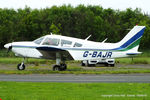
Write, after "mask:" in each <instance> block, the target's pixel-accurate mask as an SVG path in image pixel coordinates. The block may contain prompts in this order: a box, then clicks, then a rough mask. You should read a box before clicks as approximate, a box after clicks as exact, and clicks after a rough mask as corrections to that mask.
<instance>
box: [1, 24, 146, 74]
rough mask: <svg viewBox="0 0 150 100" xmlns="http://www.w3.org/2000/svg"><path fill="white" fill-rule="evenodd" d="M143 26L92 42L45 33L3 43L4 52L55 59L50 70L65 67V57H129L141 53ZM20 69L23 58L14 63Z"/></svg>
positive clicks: (75, 58) (84, 58) (26, 56)
mask: <svg viewBox="0 0 150 100" xmlns="http://www.w3.org/2000/svg"><path fill="white" fill-rule="evenodd" d="M144 29H145V26H134V27H133V29H131V30H130V32H129V33H128V34H127V35H126V36H125V37H124V38H123V39H122V40H121V41H120V42H117V43H105V41H106V39H105V40H104V41H103V42H93V41H89V40H88V38H89V37H90V36H89V37H87V38H86V39H78V38H73V37H67V36H61V35H53V34H51V35H46V36H43V37H41V38H38V39H36V40H34V41H31V42H12V43H8V44H5V45H4V47H5V48H7V49H8V52H9V51H10V50H12V52H14V53H15V55H16V56H21V57H24V58H28V57H32V58H44V59H56V65H54V66H53V70H59V71H62V70H66V69H67V65H66V64H65V60H66V59H70V60H71V59H74V60H81V61H83V60H84V61H85V60H97V59H114V58H120V57H129V56H132V55H137V54H141V52H138V48H139V43H140V40H141V37H142V35H143V33H144ZM17 68H18V70H24V69H25V64H24V61H23V62H22V63H20V64H18V66H17Z"/></svg>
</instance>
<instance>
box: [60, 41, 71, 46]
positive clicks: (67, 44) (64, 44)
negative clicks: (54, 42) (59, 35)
mask: <svg viewBox="0 0 150 100" xmlns="http://www.w3.org/2000/svg"><path fill="white" fill-rule="evenodd" d="M71 44H72V41H68V40H61V46H65V47H68V46H71Z"/></svg>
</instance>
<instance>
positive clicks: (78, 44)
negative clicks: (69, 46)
mask: <svg viewBox="0 0 150 100" xmlns="http://www.w3.org/2000/svg"><path fill="white" fill-rule="evenodd" d="M73 47H82V44H80V43H77V42H76V43H75V44H74V46H73Z"/></svg>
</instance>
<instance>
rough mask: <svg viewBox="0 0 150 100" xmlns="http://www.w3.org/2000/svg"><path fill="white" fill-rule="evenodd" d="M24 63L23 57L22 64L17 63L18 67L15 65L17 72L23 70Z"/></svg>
mask: <svg viewBox="0 0 150 100" xmlns="http://www.w3.org/2000/svg"><path fill="white" fill-rule="evenodd" d="M24 61H25V57H24V59H23V62H22V63H19V64H18V65H17V69H18V70H25V67H26V66H25V64H24Z"/></svg>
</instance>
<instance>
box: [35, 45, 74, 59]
mask: <svg viewBox="0 0 150 100" xmlns="http://www.w3.org/2000/svg"><path fill="white" fill-rule="evenodd" d="M36 49H37V50H38V51H39V52H40V53H41V54H42V56H41V58H45V59H54V60H55V59H56V53H57V52H59V53H60V54H61V59H65V60H73V58H72V56H71V55H70V53H69V52H68V51H67V50H65V49H63V48H58V47H49V46H39V47H37V48H36Z"/></svg>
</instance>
